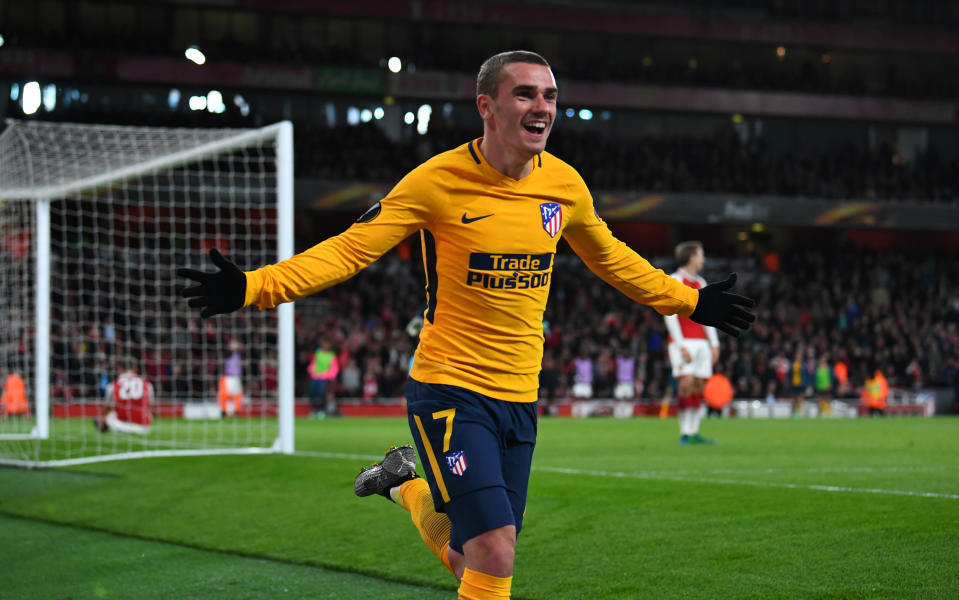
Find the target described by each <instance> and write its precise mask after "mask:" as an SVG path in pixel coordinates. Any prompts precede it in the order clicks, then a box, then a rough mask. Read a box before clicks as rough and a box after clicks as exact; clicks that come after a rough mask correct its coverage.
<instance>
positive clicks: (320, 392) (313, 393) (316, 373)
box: [306, 339, 340, 418]
mask: <svg viewBox="0 0 959 600" xmlns="http://www.w3.org/2000/svg"><path fill="white" fill-rule="evenodd" d="M306 370H307V372H309V374H310V379H311V382H310V416H311V417H314V418H322V417H324V416H326V392H327V389H328V387H329V386H328V384H329V382H330V381H332V380H333V379H336V374H337V373H339V372H340V367H339V364H338V363H337V360H336V353H334V352H333V350H331V349H330V343H329V342H328V341H327V340H325V339H323V340H320V341H319V344H318V346H317V348H316V350H315V351H314V352H313V358H312V359H311V360H310V364H309V366H308V367H307V368H306Z"/></svg>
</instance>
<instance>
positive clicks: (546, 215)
mask: <svg viewBox="0 0 959 600" xmlns="http://www.w3.org/2000/svg"><path fill="white" fill-rule="evenodd" d="M539 212H540V214H542V216H543V229H545V230H546V233H548V234H549V237H556V234H557V233H559V230H560V228H561V227H562V226H563V209H562V208H561V207H560V205H559V204H557V203H556V202H544V203H543V204H540V205H539Z"/></svg>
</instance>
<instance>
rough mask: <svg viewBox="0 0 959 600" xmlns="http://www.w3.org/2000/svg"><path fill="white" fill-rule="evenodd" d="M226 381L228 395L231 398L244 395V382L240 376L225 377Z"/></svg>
mask: <svg viewBox="0 0 959 600" xmlns="http://www.w3.org/2000/svg"><path fill="white" fill-rule="evenodd" d="M224 379H226V393H227V394H229V395H231V396H240V395H242V394H243V381H241V380H240V377H239V376H238V375H224Z"/></svg>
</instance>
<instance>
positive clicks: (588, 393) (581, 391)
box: [573, 381, 593, 398]
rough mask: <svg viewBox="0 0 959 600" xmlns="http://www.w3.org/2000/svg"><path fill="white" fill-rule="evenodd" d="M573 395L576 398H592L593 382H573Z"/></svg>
mask: <svg viewBox="0 0 959 600" xmlns="http://www.w3.org/2000/svg"><path fill="white" fill-rule="evenodd" d="M573 397H574V398H592V397H593V384H592V383H582V382H579V381H577V382H576V383H574V384H573Z"/></svg>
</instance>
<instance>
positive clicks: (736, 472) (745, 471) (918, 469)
mask: <svg viewBox="0 0 959 600" xmlns="http://www.w3.org/2000/svg"><path fill="white" fill-rule="evenodd" d="M951 469H959V465H924V466H902V467H823V468H819V467H808V468H778V469H708V470H705V471H693V470H687V469H677V470H676V471H644V473H648V474H651V475H660V474H665V475H670V476H672V475H720V474H732V475H746V474H762V475H771V474H773V473H920V472H928V471H945V470H951Z"/></svg>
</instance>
